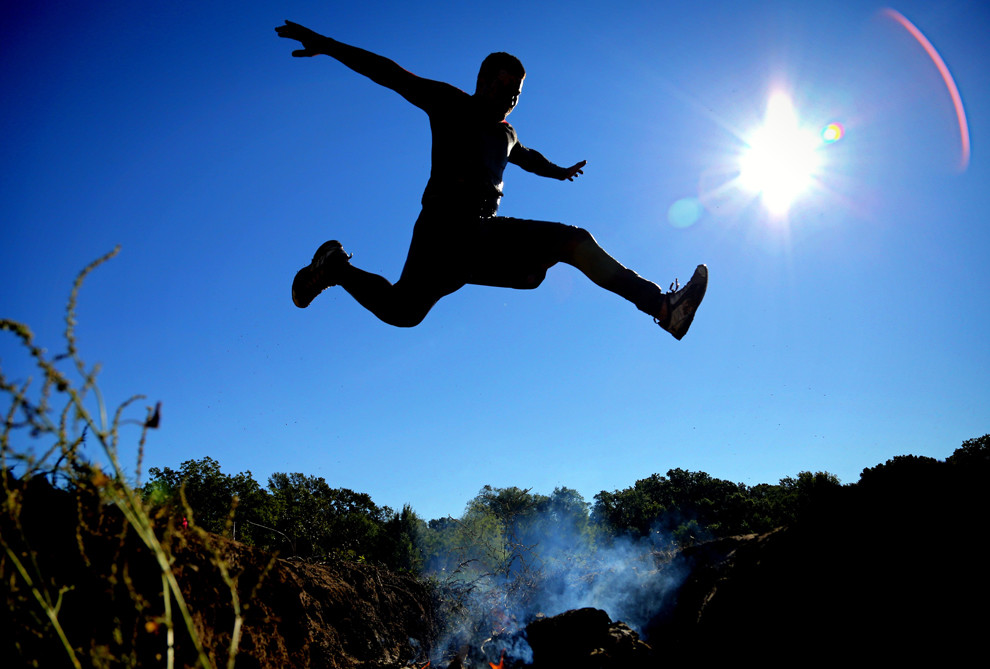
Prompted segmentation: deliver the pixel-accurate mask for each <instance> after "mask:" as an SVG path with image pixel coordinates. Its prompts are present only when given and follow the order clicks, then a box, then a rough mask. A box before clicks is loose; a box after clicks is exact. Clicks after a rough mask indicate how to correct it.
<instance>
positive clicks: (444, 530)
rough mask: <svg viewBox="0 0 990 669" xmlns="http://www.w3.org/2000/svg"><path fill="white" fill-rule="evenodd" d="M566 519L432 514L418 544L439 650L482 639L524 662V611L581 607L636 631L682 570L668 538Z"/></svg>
mask: <svg viewBox="0 0 990 669" xmlns="http://www.w3.org/2000/svg"><path fill="white" fill-rule="evenodd" d="M558 511H559V510H558ZM577 520H578V521H581V517H580V516H578V517H577ZM574 521H575V517H573V516H572V517H569V518H568V517H563V516H562V515H561V514H560V513H559V512H554V511H552V510H551V511H547V510H544V511H542V512H540V513H535V512H533V511H532V509H528V510H527V511H526V513H525V514H517V515H510V516H507V517H502V518H497V517H493V515H492V514H490V513H472V511H471V509H470V508H469V510H468V512H467V513H466V514H465V516H464V517H462V518H461V519H458V520H454V519H446V520H445V521H442V522H440V523H437V524H436V525H435V526H434V527H433V528H432V529H433V530H435V532H434V533H433V534H432V535H430V536H429V537H427V538H428V539H431V540H432V541H426V542H424V546H423V550H424V555H425V556H426V557H427V559H428V562H427V575H428V577H430V578H432V579H433V580H434V583H435V584H436V586H437V590H438V592H439V593H440V596H439V600H440V604H441V607H442V608H443V609H444V610H445V612H446V616H445V617H446V621H447V637H446V638H445V639H443V640H441V643H440V644H438V645H437V648H438V650H441V651H442V650H444V649H457V648H462V647H463V648H472V647H479V646H482V645H487V646H490V647H491V650H489V651H486V654H487V655H488V656H489V657H490V658H493V661H496V662H497V661H498V653H497V652H495V651H501V650H505V652H506V656H507V657H510V658H513V659H515V660H518V661H524V662H529V661H530V659H531V654H530V651H529V648H528V645H527V644H526V643H525V640H524V638H523V635H522V634H520V632H521V631H522V630H523V629H525V626H526V625H527V624H528V623H529V622H530V621H532V620H533V619H534V618H536V617H537V616H539V615H544V616H554V615H557V614H560V613H563V612H565V611H569V610H572V609H579V608H586V607H592V608H597V609H602V610H604V611H605V612H606V613H608V615H609V617H610V618H611V619H612V620H613V621H622V622H625V623H626V624H627V625H629V626H630V627H631V628H632V629H634V630H636V631H637V632H640V633H642V630H643V629H644V627H645V626H646V624H647V623H648V622H649V621H650V620H651V619H652V618H654V617H655V616H656V615H657V614H658V613H659V612H660V611H661V609H662V608H663V607H664V605H665V604H666V603H667V601H668V600H669V597H670V595H671V594H672V593H674V592H675V591H676V589H677V587H678V586H679V585H680V584H681V582H682V581H683V579H684V577H685V574H684V573H683V572H682V571H681V570H680V569H678V568H676V567H675V566H674V562H673V561H672V560H671V559H670V558H671V557H672V556H673V549H674V543H673V540H672V538H671V537H670V536H669V535H667V534H664V533H661V532H658V531H655V532H653V533H651V534H650V535H649V536H647V537H644V538H640V539H630V538H624V537H619V538H608V537H604V536H601V535H599V534H596V532H595V531H594V528H593V527H592V526H590V525H589V524H588V520H587V515H586V514H585V515H584V516H583V522H574ZM435 522H436V521H435ZM486 640H487V644H486ZM527 658H530V659H527Z"/></svg>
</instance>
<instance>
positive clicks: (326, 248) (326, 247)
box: [292, 239, 344, 309]
mask: <svg viewBox="0 0 990 669" xmlns="http://www.w3.org/2000/svg"><path fill="white" fill-rule="evenodd" d="M334 248H337V249H340V250H341V251H343V250H344V247H343V245H341V243H340V242H338V241H337V240H335V239H331V240H330V241H328V242H323V244H321V245H320V248H318V249H316V253H314V254H313V260H312V262H310V263H309V264H308V265H306V266H305V267H303V268H302V269H301V270H299V271H298V272H296V276H295V278H294V279H293V280H292V303H293V304H294V305H296V306H297V307H299V308H300V309H305V308H306V307H308V306H309V305H310V304H312V303H313V300H315V299H316V296H317V295H319V294H320V293H322V292H323V290H320V291H318V292H317V293H316V294H315V295H313V296H312V297H310V298H309V299H308V300H307V299H305V297H304V296H303V295H301V292H302V290H301V288H302V286H303V285H305V284H306V283H308V281H307V279H308V278H309V273H310V272H313V271H315V270H316V261H317V260H318V259H319V258H320V257H321V256H323V255H325V254H327V253H329V252H330V251H331V249H334ZM297 288H299V290H297ZM327 288H329V286H327ZM324 290H325V289H324Z"/></svg>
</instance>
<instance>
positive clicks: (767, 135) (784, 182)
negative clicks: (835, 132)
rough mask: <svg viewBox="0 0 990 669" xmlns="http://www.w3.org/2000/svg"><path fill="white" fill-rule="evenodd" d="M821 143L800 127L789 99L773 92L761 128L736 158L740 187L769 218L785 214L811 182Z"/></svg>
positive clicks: (815, 172)
mask: <svg viewBox="0 0 990 669" xmlns="http://www.w3.org/2000/svg"><path fill="white" fill-rule="evenodd" d="M821 144H822V137H821V135H820V134H819V133H817V132H813V131H809V130H807V129H805V128H803V127H802V126H801V124H800V121H799V120H798V116H797V112H796V111H795V109H794V105H793V103H792V102H791V100H790V98H789V97H788V96H787V95H786V94H784V93H774V94H773V95H772V96H771V97H770V100H769V101H768V102H767V111H766V115H765V117H764V119H763V125H762V126H760V127H759V128H758V129H757V130H755V131H754V132H753V133H752V135H751V136H750V137H749V140H748V141H747V147H746V150H745V151H744V152H743V154H742V156H741V157H740V160H739V184H740V186H741V187H742V188H743V189H744V190H746V191H747V192H750V193H752V194H754V195H758V196H759V197H760V199H761V201H762V203H763V205H764V206H765V207H766V209H767V211H768V212H769V213H770V214H771V215H774V216H783V215H785V214H786V213H787V211H788V210H789V209H790V208H791V205H792V204H793V203H794V201H795V200H796V199H797V198H798V197H800V196H801V194H802V193H804V192H805V191H806V190H807V189H808V188H809V186H811V185H812V184H813V183H814V180H815V176H816V174H817V172H818V170H819V167H820V164H821V161H820V158H819V155H818V149H819V147H820V146H821Z"/></svg>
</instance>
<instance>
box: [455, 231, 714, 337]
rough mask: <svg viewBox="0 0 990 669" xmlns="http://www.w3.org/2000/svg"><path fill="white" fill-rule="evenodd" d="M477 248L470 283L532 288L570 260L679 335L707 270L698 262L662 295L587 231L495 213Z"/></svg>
mask: <svg viewBox="0 0 990 669" xmlns="http://www.w3.org/2000/svg"><path fill="white" fill-rule="evenodd" d="M477 247H478V248H480V249H482V250H483V251H482V254H481V255H482V257H481V258H480V259H479V261H478V263H477V266H476V268H475V269H474V270H473V271H472V273H471V278H470V279H469V283H478V284H483V285H489V286H506V287H512V288H535V287H537V286H538V285H540V283H542V281H543V279H544V278H545V277H546V271H547V270H548V269H549V268H550V267H552V266H553V265H555V264H556V263H558V262H563V263H566V264H568V265H572V266H573V267H576V268H577V269H579V270H580V271H581V272H582V273H583V274H584V275H585V276H587V277H588V278H589V279H591V280H592V281H593V282H595V283H596V284H597V285H599V286H601V287H602V288H604V289H606V290H609V291H611V292H613V293H615V294H617V295H619V296H621V297H623V298H625V299H627V300H629V301H630V302H632V303H633V304H634V305H636V307H637V308H638V309H639V310H640V311H643V312H645V313H647V314H649V315H651V316H653V318H654V320H655V321H656V322H657V324H658V325H660V327H662V328H663V329H665V330H667V331H668V332H670V333H671V334H672V335H673V336H674V337H675V338H677V339H680V338H681V337H683V336H684V335H685V334H686V333H687V330H688V328H689V327H690V326H691V321H692V320H693V318H694V312H695V311H696V310H697V308H698V305H699V304H700V303H701V300H702V298H703V297H704V295H705V290H706V287H707V283H708V269H707V268H706V267H705V266H704V265H699V266H698V268H697V269H696V270H695V273H694V276H692V277H691V280H690V281H688V283H687V284H685V286H684V287H683V288H681V289H680V290H677V291H675V292H673V293H668V294H664V292H663V290H661V289H660V287H659V286H657V285H656V284H655V283H653V282H652V281H648V280H647V279H644V278H643V277H641V276H640V275H639V274H637V273H636V272H634V271H632V270H631V269H629V268H628V267H625V266H624V265H622V263H620V262H619V261H617V260H616V259H615V258H613V257H612V256H610V255H609V254H608V253H607V252H606V251H605V250H604V249H603V248H602V247H601V246H600V245H599V244H598V242H597V241H595V238H594V237H593V236H592V235H591V233H590V232H588V231H587V230H585V229H583V228H578V227H574V226H570V225H564V224H561V223H550V222H547V221H528V220H524V219H514V218H495V219H491V220H490V221H488V222H486V223H485V224H484V226H483V227H482V229H481V234H480V235H479V243H478V244H477Z"/></svg>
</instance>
